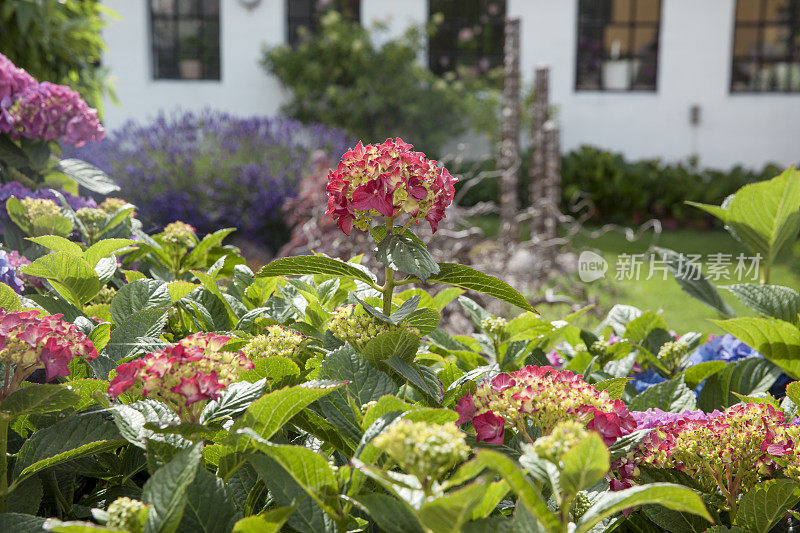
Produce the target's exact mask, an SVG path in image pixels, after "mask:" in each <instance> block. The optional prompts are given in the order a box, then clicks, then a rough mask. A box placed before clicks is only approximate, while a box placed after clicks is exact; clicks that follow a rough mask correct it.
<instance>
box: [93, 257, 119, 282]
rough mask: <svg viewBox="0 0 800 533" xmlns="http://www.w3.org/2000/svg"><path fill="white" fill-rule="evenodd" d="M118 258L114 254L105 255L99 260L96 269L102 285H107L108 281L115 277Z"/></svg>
mask: <svg viewBox="0 0 800 533" xmlns="http://www.w3.org/2000/svg"><path fill="white" fill-rule="evenodd" d="M118 266H119V265H117V258H116V257H114V256H113V255H112V256H111V257H104V258H102V259H100V260H99V261H98V262H97V265H95V267H94V271H95V273H96V274H97V279H98V281H99V282H100V286H101V287H102V286H105V284H106V283H108V282H109V280H111V278H112V277H114V273H115V272H116V271H117V267H118Z"/></svg>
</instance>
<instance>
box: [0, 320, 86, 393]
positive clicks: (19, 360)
mask: <svg viewBox="0 0 800 533" xmlns="http://www.w3.org/2000/svg"><path fill="white" fill-rule="evenodd" d="M61 316H62V315H45V316H39V313H38V312H37V311H24V312H16V313H9V312H8V311H6V310H5V309H0V358H1V359H2V360H3V362H4V363H5V364H6V365H8V368H9V374H8V376H9V377H8V378H7V379H6V380H5V382H4V383H3V389H2V397H6V396H8V394H10V393H11V392H13V391H15V390H17V389H18V388H19V385H20V384H21V383H22V382H23V381H24V380H25V379H26V378H27V377H28V376H30V375H31V374H32V373H33V372H34V371H35V370H37V369H44V371H45V376H46V379H47V381H51V380H53V379H55V378H58V377H64V376H68V375H69V374H70V370H69V363H70V361H72V360H73V359H74V358H76V357H80V358H83V359H85V360H87V361H89V360H92V359H95V358H97V351H96V350H95V348H94V345H93V344H92V342H91V341H90V340H89V339H88V338H87V337H86V335H84V334H83V332H81V331H80V330H79V329H78V328H77V327H76V326H75V325H74V324H70V323H68V322H64V321H63V320H61ZM12 368H13V370H12Z"/></svg>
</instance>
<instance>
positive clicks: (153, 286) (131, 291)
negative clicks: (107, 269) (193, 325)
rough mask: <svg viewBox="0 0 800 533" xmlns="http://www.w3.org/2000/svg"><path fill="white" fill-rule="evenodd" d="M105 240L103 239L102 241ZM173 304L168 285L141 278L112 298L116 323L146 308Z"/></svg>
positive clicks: (165, 306)
mask: <svg viewBox="0 0 800 533" xmlns="http://www.w3.org/2000/svg"><path fill="white" fill-rule="evenodd" d="M101 242H103V241H101ZM170 306H172V298H171V297H170V293H169V287H168V285H167V284H166V283H165V282H163V281H160V280H155V279H140V280H136V281H132V282H130V283H128V284H127V285H123V286H122V288H121V289H120V290H119V291H118V292H117V294H115V295H114V298H113V299H112V300H111V317H112V318H113V319H114V323H115V324H118V325H119V324H122V323H123V322H125V321H126V320H127V319H128V318H129V317H130V316H131V315H133V314H134V313H137V312H139V311H143V310H145V309H155V308H162V309H166V308H168V307H170Z"/></svg>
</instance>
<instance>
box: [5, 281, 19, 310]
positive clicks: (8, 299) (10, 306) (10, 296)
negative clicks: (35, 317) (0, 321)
mask: <svg viewBox="0 0 800 533" xmlns="http://www.w3.org/2000/svg"><path fill="white" fill-rule="evenodd" d="M21 306H22V300H20V298H19V295H18V294H17V293H16V292H14V289H12V288H11V287H9V286H8V285H6V284H5V283H0V307H2V308H3V309H5V310H6V311H16V310H18V309H19V308H20V307H21Z"/></svg>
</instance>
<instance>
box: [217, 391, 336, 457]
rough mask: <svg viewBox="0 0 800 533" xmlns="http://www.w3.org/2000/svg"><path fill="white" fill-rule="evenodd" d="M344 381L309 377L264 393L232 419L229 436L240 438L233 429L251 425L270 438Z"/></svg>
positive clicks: (256, 430) (258, 432) (258, 433)
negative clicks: (300, 381)
mask: <svg viewBox="0 0 800 533" xmlns="http://www.w3.org/2000/svg"><path fill="white" fill-rule="evenodd" d="M344 385H345V384H344V383H343V382H341V381H309V382H306V383H303V384H302V385H297V386H295V387H285V388H283V389H278V390H276V391H272V392H270V393H268V394H265V395H264V396H262V397H261V398H260V399H258V400H256V401H255V402H253V403H252V405H250V407H248V408H247V410H246V411H245V412H244V414H243V415H242V416H241V417H240V418H239V419H238V420H237V421H236V422H235V423H234V425H233V427H232V428H231V430H230V433H231V435H232V438H233V439H236V440H237V441H239V442H241V441H240V440H239V438H238V436H236V435H235V433H236V432H237V431H238V430H241V429H244V428H250V429H252V430H253V431H255V433H256V434H257V435H258V436H260V437H261V438H262V439H269V438H270V437H272V435H274V434H275V433H276V432H277V431H278V430H279V429H280V428H281V427H283V425H284V424H286V423H287V422H288V421H289V420H291V419H292V417H294V415H296V414H297V413H299V412H300V411H302V410H303V409H305V408H306V407H307V406H308V405H310V404H311V403H313V402H315V401H317V400H319V399H320V398H322V397H323V396H327V395H328V394H330V393H331V392H333V391H334V390H336V389H338V388H340V387H342V386H344ZM241 449H246V447H245V448H241Z"/></svg>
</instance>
